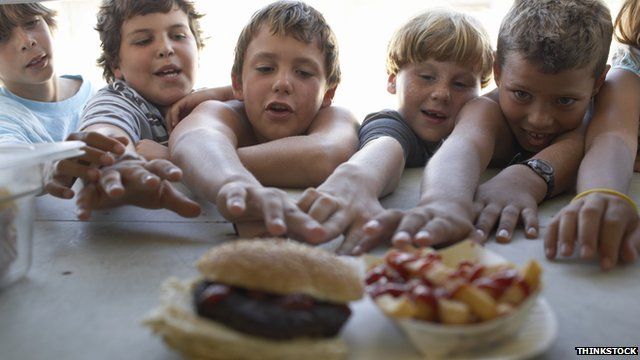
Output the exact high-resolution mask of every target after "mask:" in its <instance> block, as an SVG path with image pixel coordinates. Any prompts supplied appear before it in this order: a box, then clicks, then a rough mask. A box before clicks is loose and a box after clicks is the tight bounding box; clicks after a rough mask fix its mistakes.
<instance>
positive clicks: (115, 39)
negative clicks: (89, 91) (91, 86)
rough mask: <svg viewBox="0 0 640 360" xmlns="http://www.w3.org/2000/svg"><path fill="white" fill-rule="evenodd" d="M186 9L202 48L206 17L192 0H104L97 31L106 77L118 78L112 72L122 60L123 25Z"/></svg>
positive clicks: (103, 72) (108, 79) (190, 23)
mask: <svg viewBox="0 0 640 360" xmlns="http://www.w3.org/2000/svg"><path fill="white" fill-rule="evenodd" d="M176 6H177V7H178V8H180V10H182V11H184V13H185V14H187V17H188V18H189V29H190V30H191V33H192V34H193V36H194V37H195V40H196V45H197V46H198V49H202V47H203V40H202V30H201V29H200V23H199V19H200V18H201V17H202V16H203V15H202V14H199V13H198V12H196V10H195V6H194V4H193V3H192V2H191V1H189V0H103V1H102V5H101V6H100V10H99V11H98V24H97V25H96V30H98V33H99V35H100V42H101V44H100V46H101V48H102V54H101V55H100V57H99V58H98V66H100V67H102V76H103V77H104V79H105V80H106V81H107V82H111V81H113V80H115V75H114V74H113V72H112V71H111V69H112V68H114V67H117V66H118V63H119V62H120V57H119V54H120V44H121V42H122V25H123V24H124V22H125V21H127V20H129V19H131V18H133V17H134V16H139V15H140V16H143V15H148V14H153V13H165V14H166V13H168V12H169V11H171V10H172V9H174V8H175V7H176Z"/></svg>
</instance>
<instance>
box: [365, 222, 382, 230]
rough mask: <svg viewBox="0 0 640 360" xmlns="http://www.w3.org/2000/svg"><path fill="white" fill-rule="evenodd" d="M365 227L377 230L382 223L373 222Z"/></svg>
mask: <svg viewBox="0 0 640 360" xmlns="http://www.w3.org/2000/svg"><path fill="white" fill-rule="evenodd" d="M364 226H365V227H367V228H370V229H376V228H378V227H380V222H378V220H371V221H369V222H367V223H366V224H364Z"/></svg>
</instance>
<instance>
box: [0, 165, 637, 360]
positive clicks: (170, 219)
mask: <svg viewBox="0 0 640 360" xmlns="http://www.w3.org/2000/svg"><path fill="white" fill-rule="evenodd" d="M420 176H421V170H420V169H414V170H409V171H407V172H406V174H405V175H404V176H403V179H402V182H401V184H400V187H399V189H398V190H396V192H395V193H394V194H392V195H391V196H389V197H387V198H386V199H384V201H383V202H384V204H385V205H386V206H391V207H400V208H407V207H410V206H412V205H414V203H415V201H416V199H417V198H418V196H417V195H418V184H419V179H420ZM633 193H635V194H637V195H640V177H639V176H638V175H636V176H635V178H634V181H633ZM293 194H294V195H295V192H293ZM569 199H570V196H564V197H560V198H557V199H554V200H552V201H549V202H547V203H545V204H544V205H543V206H542V208H541V212H540V222H541V232H543V233H544V231H545V230H544V229H545V227H546V224H547V223H548V222H549V219H550V218H551V216H552V215H553V214H554V213H555V212H556V211H557V210H558V209H560V208H561V207H562V206H563V205H564V204H565V203H566V202H567V201H568V200H569ZM74 210H75V209H74V203H73V202H72V201H63V200H58V199H54V198H51V197H42V198H39V199H38V200H37V215H36V219H37V220H36V223H35V228H34V254H33V265H32V268H31V270H30V271H29V273H28V275H27V277H26V278H25V279H23V280H21V281H20V282H18V283H15V284H14V285H12V286H10V287H9V288H7V289H5V290H4V291H2V292H0V359H3V360H24V359H69V360H71V359H83V360H84V359H109V360H111V359H177V358H179V357H178V355H177V354H176V353H174V352H172V351H171V350H169V349H168V348H167V347H165V346H164V344H163V343H162V341H161V340H160V339H159V338H158V337H156V336H153V335H152V334H151V333H150V331H149V330H148V329H147V328H145V327H143V326H142V325H141V324H140V322H141V319H142V318H143V317H144V315H145V314H146V313H147V312H148V311H149V310H151V309H152V308H154V307H155V306H156V305H158V303H159V300H158V290H159V286H160V284H161V283H162V281H163V280H164V279H165V278H167V277H169V276H176V277H179V278H190V277H193V276H194V275H195V274H196V270H195V268H194V266H193V264H194V262H195V261H196V260H197V259H198V258H199V257H200V255H201V254H202V253H203V252H204V251H206V250H207V249H209V248H210V247H212V246H214V245H216V244H219V243H221V242H224V241H228V240H233V239H235V236H234V234H233V229H232V227H231V225H230V224H229V223H228V222H226V221H224V219H223V218H222V217H221V216H220V215H219V213H218V212H217V211H216V209H215V207H213V206H211V205H207V206H206V207H205V209H204V210H205V211H204V212H203V215H201V216H200V217H198V218H196V219H184V218H180V217H178V216H177V215H174V214H173V213H170V212H168V211H164V210H158V211H148V210H143V209H138V208H132V207H125V208H120V209H114V210H110V211H104V212H101V213H96V214H94V216H93V218H92V220H91V221H89V222H80V221H77V220H76V218H75V214H74ZM487 247H488V248H489V249H490V250H493V251H495V252H497V253H499V254H501V255H502V256H504V257H505V258H507V259H509V260H511V261H513V262H515V263H517V264H520V265H521V264H523V263H525V262H526V261H527V260H528V259H530V258H535V259H537V260H538V261H539V262H540V263H541V264H542V266H543V267H544V271H545V272H544V281H545V288H544V293H543V296H544V297H545V298H546V299H547V301H548V303H549V304H550V305H551V307H552V308H553V309H554V311H555V313H556V314H557V318H558V321H559V336H558V338H557V340H556V342H555V343H554V345H553V346H552V347H551V348H550V350H549V351H548V352H547V353H545V354H544V355H543V356H541V357H539V358H540V359H569V358H575V357H576V351H575V350H574V347H576V346H638V345H640V301H639V300H638V299H640V266H639V265H637V264H635V265H631V266H625V267H618V268H616V269H615V270H613V271H610V272H606V273H604V272H601V271H600V269H599V267H598V265H597V263H595V262H593V263H584V262H581V261H573V260H568V261H567V260H565V261H561V262H549V261H548V260H546V258H545V257H544V254H543V250H542V241H541V240H527V239H525V238H524V236H523V235H522V233H521V232H517V233H516V236H515V238H514V240H513V242H512V243H511V244H509V245H501V244H497V243H495V242H493V241H492V242H490V243H489V244H488V245H487ZM383 250H384V249H378V251H379V252H382V251H383ZM363 308H364V306H363V305H362V304H356V306H355V307H354V316H353V318H352V319H351V320H350V321H349V323H348V324H347V327H346V328H345V329H344V330H343V333H342V336H343V337H344V338H345V339H346V341H347V343H348V344H349V345H350V347H351V356H350V358H352V359H372V360H373V359H419V358H420V356H419V354H418V353H417V352H416V351H415V350H414V349H413V348H412V347H411V345H410V343H409V342H408V340H406V339H405V337H404V336H403V335H402V334H401V333H400V332H399V331H398V330H396V328H395V327H394V326H393V325H392V324H391V323H390V322H389V321H387V320H386V319H384V318H381V317H380V318H378V319H374V320H371V319H370V317H371V316H374V317H375V316H380V315H379V314H374V315H371V314H366V315H365V314H362V313H361V311H360V310H362V309H363ZM372 321H374V322H373V323H372ZM371 324H375V325H371ZM364 325H367V326H364ZM610 358H611V357H608V359H610Z"/></svg>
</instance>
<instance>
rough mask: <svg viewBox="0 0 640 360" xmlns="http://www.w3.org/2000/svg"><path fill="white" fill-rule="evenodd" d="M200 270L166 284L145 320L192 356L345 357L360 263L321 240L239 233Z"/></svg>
mask: <svg viewBox="0 0 640 360" xmlns="http://www.w3.org/2000/svg"><path fill="white" fill-rule="evenodd" d="M197 268H198V270H199V272H200V274H201V276H200V277H198V278H196V279H193V280H188V281H180V280H178V279H175V278H170V279H168V280H166V281H165V283H164V284H163V285H162V305H161V306H160V308H158V309H156V310H155V311H154V312H153V313H152V314H151V315H150V316H148V317H147V319H145V321H144V323H145V324H146V325H147V326H149V327H150V328H151V329H152V330H153V331H154V332H156V333H158V334H160V335H161V336H162V337H163V339H164V340H165V342H166V343H167V344H168V345H169V346H171V347H173V348H174V349H176V350H178V351H179V352H180V353H182V355H184V356H185V357H187V358H197V359H302V358H304V359H341V358H344V357H346V355H347V348H346V345H345V344H344V342H343V341H342V340H341V339H340V338H339V336H338V335H339V331H340V329H341V328H342V326H343V325H344V324H345V323H346V321H347V320H348V318H349V316H350V315H351V311H350V309H349V307H348V305H347V304H348V302H349V301H353V300H357V299H360V298H361V297H362V295H363V292H364V289H363V282H362V280H361V278H360V275H359V273H358V271H357V269H356V268H355V267H354V266H352V265H350V264H348V263H346V262H345V261H343V260H342V259H340V258H338V257H337V256H335V255H334V254H331V253H329V252H327V251H324V250H322V249H319V248H313V247H310V246H307V245H303V244H300V243H296V242H292V241H288V240H283V239H268V240H264V239H262V240H239V241H236V242H231V243H226V244H223V245H220V246H217V247H214V248H213V249H211V250H209V251H208V252H207V253H205V254H204V255H203V256H202V258H201V259H200V260H199V261H198V263H197Z"/></svg>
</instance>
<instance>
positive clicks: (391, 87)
mask: <svg viewBox="0 0 640 360" xmlns="http://www.w3.org/2000/svg"><path fill="white" fill-rule="evenodd" d="M387 91H388V92H389V94H394V95H395V94H396V74H391V75H389V78H388V79H387Z"/></svg>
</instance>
